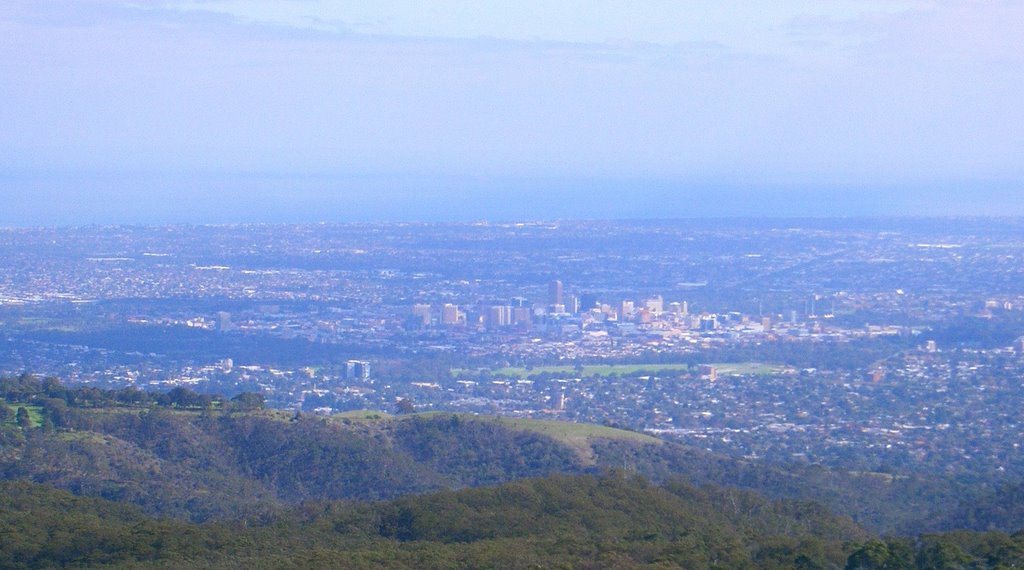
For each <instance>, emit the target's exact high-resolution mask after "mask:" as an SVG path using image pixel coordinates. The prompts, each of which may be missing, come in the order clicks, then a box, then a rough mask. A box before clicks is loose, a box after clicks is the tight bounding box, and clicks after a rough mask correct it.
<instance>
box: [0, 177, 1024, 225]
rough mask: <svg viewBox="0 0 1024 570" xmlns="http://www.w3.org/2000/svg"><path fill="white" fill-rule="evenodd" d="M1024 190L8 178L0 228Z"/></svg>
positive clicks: (883, 199) (886, 205)
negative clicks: (0, 226)
mask: <svg viewBox="0 0 1024 570" xmlns="http://www.w3.org/2000/svg"><path fill="white" fill-rule="evenodd" d="M1022 190H1024V185H1022V184H1017V183H991V182H989V183H969V182H963V183H941V184H914V185H900V184H880V185H872V186H868V185H860V186H858V185H837V184H830V185H822V186H820V187H815V186H811V185H807V184H801V185H780V184H757V183H743V184H738V183H728V184H727V183H720V182H714V181H711V182H673V181H664V180H658V181H650V180H646V181H645V180H587V179H551V178H546V179H533V178H508V177H506V178H491V177H484V176H481V177H476V178H471V177H416V176H335V175H324V176H308V175H304V176H291V175H253V174H238V175H233V174H219V175H215V176H214V175H190V176H181V175H160V174H95V173H89V174H68V173H61V174H46V175H43V174H38V173H33V174H3V173H0V203H3V208H2V209H0V225H2V226H41V225H84V224H165V223H199V224H206V223H214V224H216V223H244V222H258V223H299V222H376V221H471V220H493V221H509V220H538V219H540V220H550V219H666V218H721V217H747V218H758V217H772V218H774V217H783V218H806V217H829V218H831V217H865V216H887V217H888V216H896V217H903V216H911V217H921V216H926V217H930V216H941V217H948V216H1022V215H1024V191H1022Z"/></svg>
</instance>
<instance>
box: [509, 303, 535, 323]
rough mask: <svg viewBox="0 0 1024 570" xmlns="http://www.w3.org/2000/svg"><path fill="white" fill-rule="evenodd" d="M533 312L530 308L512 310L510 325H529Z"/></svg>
mask: <svg viewBox="0 0 1024 570" xmlns="http://www.w3.org/2000/svg"><path fill="white" fill-rule="evenodd" d="M532 313H533V311H532V310H531V309H530V307H516V308H514V309H512V323H513V324H516V325H529V324H530V323H531V322H532V321H533V316H532Z"/></svg>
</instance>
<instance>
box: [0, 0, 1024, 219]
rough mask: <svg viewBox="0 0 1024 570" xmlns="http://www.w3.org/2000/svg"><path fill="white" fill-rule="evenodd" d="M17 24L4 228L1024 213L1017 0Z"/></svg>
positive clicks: (222, 9) (511, 8) (40, 17)
mask: <svg viewBox="0 0 1024 570" xmlns="http://www.w3.org/2000/svg"><path fill="white" fill-rule="evenodd" d="M0 38H2V39H0V103H2V104H0V125H2V128H0V201H2V202H3V203H4V204H5V205H6V206H5V207H2V208H0V224H7V225H10V224H22V223H40V224H49V223H60V224H67V223H90V222H103V223H107V222H161V221H190V222H193V221H194V222H208V221H209V222H221V221H224V222H228V221H245V220H259V221H301V220H335V219H337V220H348V219H416V218H422V219H464V218H480V217H487V218H494V219H507V218H510V217H517V218H518V217H547V218H550V217H572V216H584V217H617V216H630V217H677V216H687V215H859V214H901V213H906V214H928V215H934V214H942V215H945V214H956V213H966V214H976V213H981V214H989V213H1012V214H1024V193H1022V191H1024V184H1022V182H1024V106H1022V105H1021V104H1020V101H1024V50H1022V49H1021V48H1020V45H1021V43H1022V40H1024V2H1019V1H998V0H993V1H988V2H980V1H979V2H951V1H939V0H933V1H924V0H921V1H905V2H904V1H899V0H889V1H871V0H859V1H839V0H832V1H828V0H819V1H810V0H808V1H796V0H790V1H775V2H721V1H717V2H716V1H710V0H708V1H704V0H693V1H676V2H667V1H662V2H659V1H648V2H643V1H629V2H627V1H597V0H595V1H592V2H582V1H572V2H570V1H556V0H546V1H539V0H531V1H520V2H502V3H497V2H479V1H477V2H412V1H408V2H398V1H395V2H358V3H357V2H327V1H319V0H286V1H278V2H268V1H260V0H237V1H219V0H204V1H191V2H184V1H164V2H144V1H136V2H122V1H106V0H79V1H76V2H51V1H47V0H26V1H21V0H7V1H6V2H4V3H3V4H2V5H0ZM933 189H934V190H935V192H937V193H938V195H939V196H938V197H932V196H931V195H930V192H931V191H932V190H933Z"/></svg>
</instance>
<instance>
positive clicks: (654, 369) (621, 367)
mask: <svg viewBox="0 0 1024 570" xmlns="http://www.w3.org/2000/svg"><path fill="white" fill-rule="evenodd" d="M711 366H714V367H715V368H717V369H718V374H719V375H724V376H740V375H770V374H781V373H783V372H785V370H786V367H785V366H782V365H779V364H764V363H760V362H720V363H713V364H711ZM695 370H696V368H691V367H690V366H689V365H688V364H588V365H584V366H582V367H577V366H571V365H559V366H535V367H532V368H525V367H521V366H512V367H506V368H497V369H494V370H486V369H477V370H472V369H466V368H456V369H453V370H452V375H454V376H456V377H458V376H467V377H471V378H472V377H476V376H478V375H479V374H481V373H482V372H484V371H487V372H489V373H490V374H491V375H492V376H494V377H503V378H515V379H520V380H525V379H527V378H529V377H530V376H532V375H535V374H550V375H553V376H555V377H561V378H568V377H573V378H589V377H594V376H611V375H612V374H618V375H620V376H634V375H637V374H641V373H650V374H661V373H665V372H673V371H683V372H691V371H695Z"/></svg>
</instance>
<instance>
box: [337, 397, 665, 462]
mask: <svg viewBox="0 0 1024 570" xmlns="http://www.w3.org/2000/svg"><path fill="white" fill-rule="evenodd" d="M451 415H456V416H459V417H460V418H462V419H464V420H466V421H476V422H496V423H499V424H501V425H502V426H504V427H506V428H508V429H512V430H519V431H529V432H534V433H539V434H543V435H546V436H548V437H550V438H552V439H554V440H555V441H558V442H560V443H562V444H564V445H566V446H567V447H569V448H571V449H572V450H573V451H575V452H576V454H577V456H579V458H580V459H581V460H582V461H583V462H584V463H588V464H592V463H594V461H595V458H594V450H593V448H592V447H591V445H590V443H591V440H593V439H611V440H618V441H632V442H636V443H642V444H648V445H658V444H660V443H662V441H661V440H660V439H658V438H656V437H654V436H651V435H647V434H643V433H639V432H635V431H628V430H623V429H617V428H612V427H608V426H600V425H596V424H584V423H575V422H563V421H558V420H538V419H531V418H510V417H503V416H477V415H473V414H452V413H451V412H423V413H418V414H405V415H397V416H394V415H390V414H386V413H384V412H376V411H372V410H355V411H350V412H342V413H340V414H334V415H333V416H331V418H332V419H335V420H339V421H340V420H349V421H353V420H354V421H357V422H378V421H403V420H408V419H411V418H415V417H420V418H431V417H438V416H442V417H446V416H451Z"/></svg>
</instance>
